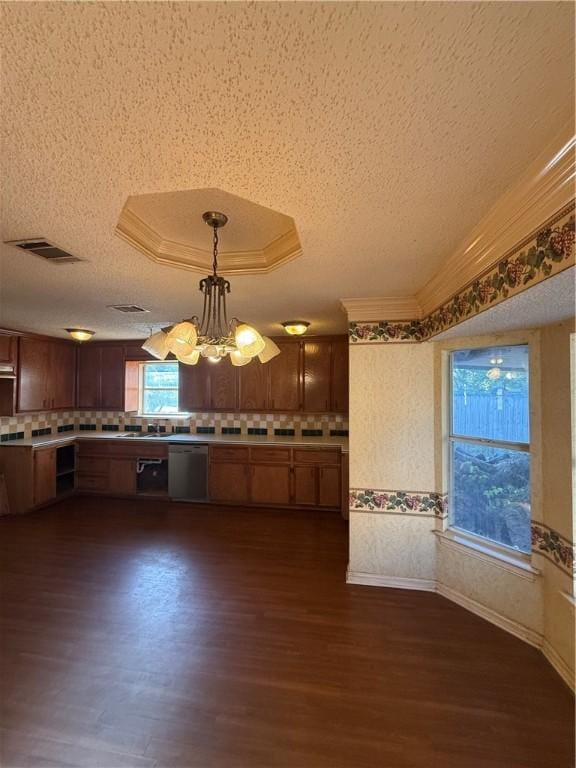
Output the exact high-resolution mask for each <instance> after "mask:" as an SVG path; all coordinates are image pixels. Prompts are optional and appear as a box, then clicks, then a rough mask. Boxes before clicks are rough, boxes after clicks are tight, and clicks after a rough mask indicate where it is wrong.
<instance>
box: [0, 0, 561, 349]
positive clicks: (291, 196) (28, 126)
mask: <svg viewBox="0 0 576 768" xmlns="http://www.w3.org/2000/svg"><path fill="white" fill-rule="evenodd" d="M0 13H1V17H2V29H3V34H2V40H1V46H2V120H3V125H2V130H3V152H2V233H1V238H2V240H16V239H25V238H31V237H37V236H42V237H45V238H48V239H49V240H50V241H51V242H55V243H57V244H58V245H59V246H60V247H62V248H64V249H65V250H67V251H69V252H70V253H73V254H77V255H78V256H79V257H81V258H82V259H85V261H83V262H82V263H80V264H74V265H70V266H61V267H58V268H56V267H53V266H51V265H50V264H44V263H42V262H41V261H40V260H39V259H37V258H35V257H33V256H32V255H29V254H25V253H19V252H18V251H17V250H16V249H14V248H11V247H9V246H4V245H3V246H2V248H1V251H0V253H1V255H0V323H2V324H4V325H12V326H15V327H21V328H22V329H29V330H42V331H46V332H50V333H63V332H62V330H61V329H63V328H65V327H71V326H78V325H80V326H84V327H86V326H87V327H91V328H94V330H96V331H97V332H98V335H99V337H100V338H107V337H110V338H112V337H121V336H124V337H127V336H135V337H137V336H142V335H143V334H144V333H145V332H146V330H147V326H142V322H143V321H142V319H141V318H133V317H120V316H119V315H118V313H116V312H114V311H112V310H110V309H108V308H107V306H108V305H112V304H125V303H135V304H139V305H141V306H145V307H146V308H149V309H150V312H149V313H148V314H147V316H146V322H147V323H149V324H161V323H165V322H167V321H169V320H176V319H178V318H180V317H184V316H188V315H189V314H190V312H191V310H193V309H194V308H195V307H197V306H198V305H199V299H200V294H199V293H198V291H197V277H196V276H195V275H186V273H184V272H182V271H181V270H179V269H173V268H168V267H166V266H163V265H160V264H157V263H154V262H153V261H151V260H150V259H147V258H145V256H144V255H143V254H142V253H141V252H139V251H138V250H136V249H135V248H134V247H133V246H132V245H130V244H129V243H127V242H124V241H123V240H121V239H120V238H118V237H117V236H115V227H116V224H117V222H118V218H119V216H120V213H121V211H122V208H123V206H124V204H125V202H126V200H127V199H128V198H134V197H136V196H140V195H153V194H167V193H172V192H174V191H186V190H193V189H200V188H208V189H219V190H226V191H228V192H229V193H230V194H232V195H235V196H237V197H239V198H244V199H247V200H250V201H253V202H254V203H255V204H257V205H258V206H262V207H263V208H266V209H271V210H272V211H281V212H282V214H283V215H285V216H287V217H290V218H291V219H293V220H294V222H295V225H296V228H297V231H298V235H299V239H300V243H301V248H302V256H301V257H300V258H298V259H295V260H293V261H290V262H288V263H286V264H284V265H282V266H281V267H279V268H278V269H277V270H275V271H273V272H271V273H269V274H261V275H249V276H243V275H241V276H235V277H234V278H233V280H232V294H231V297H230V302H231V306H233V308H234V313H235V314H238V315H241V316H242V317H245V318H246V319H247V320H248V321H251V322H253V323H256V324H258V326H259V327H262V328H263V329H266V330H268V331H274V330H278V329H279V323H280V322H281V321H282V320H287V319H290V318H292V317H303V318H306V319H308V320H311V321H312V323H313V325H312V329H313V331H315V332H331V331H338V330H342V329H343V328H344V327H345V316H344V314H343V313H342V312H341V310H340V307H339V299H340V298H342V297H345V296H358V297H370V296H375V297H377V296H383V295H385V296H398V297H401V296H412V295H414V294H415V293H417V291H418V290H419V289H420V288H421V287H422V286H423V285H424V284H425V283H426V282H427V281H428V280H429V279H430V278H431V276H432V275H433V274H434V273H435V272H436V271H437V270H438V268H439V266H440V265H441V264H442V263H443V262H444V261H445V260H446V259H447V257H448V256H449V255H450V254H451V253H453V252H454V249H455V248H456V246H457V245H458V244H459V243H460V242H461V241H462V240H463V238H464V237H465V236H466V234H467V233H468V232H469V231H470V230H471V229H472V228H473V227H474V225H475V224H476V223H477V222H478V221H479V220H480V219H481V218H482V216H483V215H484V214H485V213H486V212H487V211H488V210H489V209H490V208H491V206H493V205H494V203H495V202H496V200H497V199H498V198H499V197H500V195H501V194H502V193H503V192H504V190H505V189H506V188H507V187H509V186H510V185H511V184H512V183H513V182H514V181H515V179H517V178H518V177H519V176H520V174H521V173H522V170H523V169H524V168H525V167H526V166H527V165H528V164H529V163H530V161H531V160H532V159H533V158H534V157H535V156H536V155H537V154H538V152H539V151H540V150H541V149H542V147H543V146H545V145H546V144H547V143H548V142H549V141H550V140H551V139H552V137H553V136H554V135H555V134H556V133H557V132H558V131H559V130H560V129H561V127H562V126H563V125H565V124H566V123H569V122H570V121H573V104H574V91H573V60H574V38H573V28H574V24H573V21H574V7H573V5H572V4H570V3H538V2H535V3H531V2H523V3H484V2H482V3H473V2H472V3H443V2H435V3H426V4H422V3H359V4H358V3H346V2H343V3H322V2H315V3H307V2H302V3H256V4H248V3H174V4H172V3H77V4H76V3H74V4H72V3H4V4H3V5H2V6H1V7H0Z"/></svg>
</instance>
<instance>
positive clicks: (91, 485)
mask: <svg viewBox="0 0 576 768" xmlns="http://www.w3.org/2000/svg"><path fill="white" fill-rule="evenodd" d="M78 445H79V448H78V453H79V459H78V476H77V487H78V490H80V491H85V492H88V493H102V494H113V495H114V494H118V495H120V496H134V495H136V494H137V493H138V489H137V482H136V481H137V466H138V459H166V458H168V452H167V446H165V445H158V444H153V443H148V444H147V445H138V443H130V444H128V443H125V442H118V443H114V442H113V441H108V440H80V441H79V444H78Z"/></svg>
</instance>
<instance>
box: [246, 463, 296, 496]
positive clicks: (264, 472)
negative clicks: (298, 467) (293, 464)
mask: <svg viewBox="0 0 576 768" xmlns="http://www.w3.org/2000/svg"><path fill="white" fill-rule="evenodd" d="M250 500H251V501H252V503H253V504H278V505H280V506H286V505H288V504H290V502H291V500H292V498H291V493H290V465H289V464H276V465H275V464H252V466H251V467H250Z"/></svg>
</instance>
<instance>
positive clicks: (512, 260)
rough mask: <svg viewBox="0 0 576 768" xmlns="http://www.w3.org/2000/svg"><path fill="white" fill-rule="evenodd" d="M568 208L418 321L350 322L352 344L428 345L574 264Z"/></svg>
mask: <svg viewBox="0 0 576 768" xmlns="http://www.w3.org/2000/svg"><path fill="white" fill-rule="evenodd" d="M574 207H575V203H572V204H571V205H570V206H568V207H567V208H564V209H563V210H562V211H560V212H559V213H558V214H557V215H556V216H554V217H553V218H552V219H551V220H550V221H549V222H548V223H547V224H546V225H545V226H543V227H542V228H541V229H540V230H538V232H537V233H536V234H535V235H534V236H532V237H530V238H528V239H527V240H525V241H524V242H523V243H521V244H520V245H518V246H516V247H515V248H514V249H513V250H512V251H511V252H510V253H508V254H507V255H506V256H504V257H503V258H502V259H501V260H500V261H499V262H498V263H497V264H496V265H495V266H493V267H492V268H491V269H489V270H488V271H486V272H485V273H484V274H483V275H482V276H481V277H479V278H478V279H476V280H474V282H472V283H469V284H468V285H467V286H466V287H465V288H463V289H462V290H461V291H459V292H458V293H457V294H456V295H455V296H453V297H452V298H451V299H449V300H448V301H447V302H445V303H444V304H442V306H440V307H438V309H436V310H434V312H432V313H431V314H430V315H428V316H427V317H425V318H424V319H422V320H403V321H397V322H394V321H388V320H379V321H374V322H352V323H350V324H349V337H350V343H351V344H374V343H377V344H378V343H394V342H411V343H418V342H421V341H427V340H428V339H430V338H432V337H433V336H436V335H438V334H439V333H442V332H443V331H446V330H447V329H448V328H451V327H452V326H454V325H457V324H458V323H461V322H462V321H463V320H467V319H468V318H470V317H473V316H474V315H477V314H479V313H480V312H483V311H484V310H485V309H489V307H491V306H495V305H496V304H499V303H500V302H501V301H504V300H505V299H508V298H510V296H514V295H515V294H517V293H521V292H522V291H524V290H526V289H527V288H531V287H532V286H533V285H537V284H538V283H541V282H542V281H543V280H546V279H547V278H548V277H551V276H552V275H555V274H558V273H559V272H562V271H563V270H564V269H567V268H568V267H570V266H572V264H574Z"/></svg>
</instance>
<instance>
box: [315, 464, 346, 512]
mask: <svg viewBox="0 0 576 768" xmlns="http://www.w3.org/2000/svg"><path fill="white" fill-rule="evenodd" d="M340 502H341V495H340V467H336V466H320V467H318V506H319V507H339V506H340Z"/></svg>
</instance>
